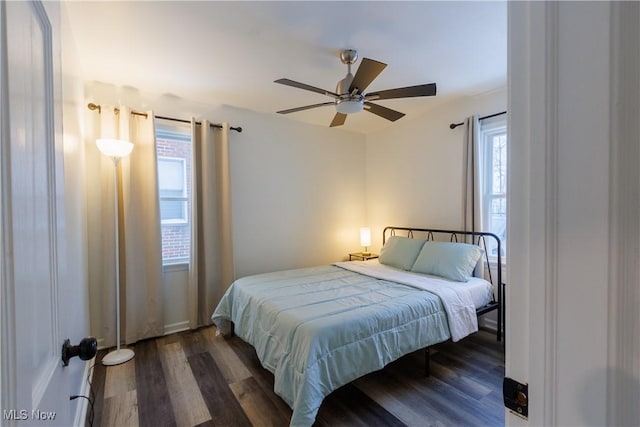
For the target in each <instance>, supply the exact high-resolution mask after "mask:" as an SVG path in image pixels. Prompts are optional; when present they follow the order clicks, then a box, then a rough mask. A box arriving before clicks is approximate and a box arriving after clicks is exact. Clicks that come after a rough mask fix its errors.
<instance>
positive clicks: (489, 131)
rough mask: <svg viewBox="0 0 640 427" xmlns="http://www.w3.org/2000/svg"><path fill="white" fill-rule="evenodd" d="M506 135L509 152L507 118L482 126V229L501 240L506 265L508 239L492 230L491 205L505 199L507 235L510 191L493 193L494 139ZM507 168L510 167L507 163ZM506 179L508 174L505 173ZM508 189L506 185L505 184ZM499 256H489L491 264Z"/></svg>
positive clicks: (487, 122)
mask: <svg viewBox="0 0 640 427" xmlns="http://www.w3.org/2000/svg"><path fill="white" fill-rule="evenodd" d="M501 135H504V137H505V145H506V147H505V149H506V150H508V146H509V141H508V139H507V135H508V134H507V120H506V117H494V118H491V119H489V120H487V121H486V122H482V123H481V125H480V135H479V138H480V143H481V144H482V145H481V156H482V158H481V164H482V222H483V224H482V228H483V230H487V231H489V232H492V233H494V234H496V235H497V236H498V238H500V243H501V244H502V251H503V253H502V255H501V259H502V263H503V264H506V261H507V256H506V244H507V237H506V235H505V238H504V239H502V237H501V236H500V234H498V233H496V231H495V230H492V229H491V226H490V225H491V205H492V202H493V201H494V200H496V199H504V201H505V233H506V223H507V211H506V204H507V203H508V197H507V195H508V190H507V188H505V192H504V193H502V192H494V191H493V157H494V156H493V139H494V138H495V137H497V136H501ZM507 159H508V157H506V156H505V162H507ZM506 167H507V168H508V167H509V165H508V163H507V166H506ZM505 179H506V172H505ZM505 187H506V183H505ZM497 258H498V257H497V256H495V255H491V254H489V260H490V261H491V262H494V263H495V262H497Z"/></svg>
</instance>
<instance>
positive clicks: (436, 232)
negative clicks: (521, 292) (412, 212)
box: [382, 226, 505, 341]
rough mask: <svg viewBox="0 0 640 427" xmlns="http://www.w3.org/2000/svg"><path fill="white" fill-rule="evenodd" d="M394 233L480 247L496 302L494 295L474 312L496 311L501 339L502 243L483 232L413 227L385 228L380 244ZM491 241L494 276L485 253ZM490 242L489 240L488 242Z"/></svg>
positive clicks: (495, 237)
mask: <svg viewBox="0 0 640 427" xmlns="http://www.w3.org/2000/svg"><path fill="white" fill-rule="evenodd" d="M396 232H402V233H403V234H405V235H406V237H409V238H412V239H413V238H415V235H416V234H418V235H422V236H424V237H423V238H424V239H425V240H437V239H436V237H439V239H438V240H444V239H447V238H448V240H449V241H450V242H457V241H458V237H460V238H461V240H462V241H464V242H466V243H472V244H475V245H478V246H480V247H481V248H482V249H484V257H485V262H486V266H487V270H488V272H489V281H490V282H491V284H492V285H493V286H494V287H495V288H496V290H497V292H496V293H497V301H496V296H495V295H494V300H493V301H492V302H490V303H489V304H487V305H486V306H484V307H481V308H479V309H477V310H476V312H477V314H478V315H482V314H485V313H488V312H490V311H493V310H498V331H497V338H498V341H500V340H501V338H502V322H503V319H504V304H503V301H504V286H505V284H504V283H503V281H502V242H501V241H500V238H499V237H498V236H497V235H495V234H493V233H488V232H484V231H464V230H441V229H436V228H415V227H391V226H389V227H385V228H384V230H383V231H382V244H383V245H384V243H385V242H386V239H387V235H389V236H395V235H396ZM486 239H493V241H494V242H495V244H496V248H497V257H496V258H497V259H496V263H495V264H494V265H495V266H494V268H493V269H495V270H496V271H495V275H494V274H493V272H492V270H493V269H492V267H491V266H492V263H491V262H490V261H489V251H487V240H486ZM489 241H491V240H489ZM494 277H496V278H497V281H494V280H493V278H494Z"/></svg>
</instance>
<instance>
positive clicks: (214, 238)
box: [189, 120, 235, 328]
mask: <svg viewBox="0 0 640 427" xmlns="http://www.w3.org/2000/svg"><path fill="white" fill-rule="evenodd" d="M192 136H193V142H194V144H193V151H192V152H193V161H192V165H193V168H192V179H193V191H192V194H193V196H192V197H193V209H192V224H193V225H192V230H191V244H192V250H191V260H190V263H189V265H190V280H189V282H190V283H189V311H190V318H189V320H190V326H191V327H192V328H195V327H198V326H202V325H209V324H211V314H212V313H213V310H214V309H215V307H216V305H217V304H218V302H219V301H220V299H221V298H222V295H223V294H224V292H225V291H226V290H227V288H228V287H229V285H230V284H231V282H233V280H234V278H235V264H234V257H233V242H232V222H231V183H230V169H229V125H228V124H227V123H223V124H222V129H214V128H211V126H210V123H209V122H208V121H206V120H205V121H203V122H202V124H201V125H196V124H195V120H192Z"/></svg>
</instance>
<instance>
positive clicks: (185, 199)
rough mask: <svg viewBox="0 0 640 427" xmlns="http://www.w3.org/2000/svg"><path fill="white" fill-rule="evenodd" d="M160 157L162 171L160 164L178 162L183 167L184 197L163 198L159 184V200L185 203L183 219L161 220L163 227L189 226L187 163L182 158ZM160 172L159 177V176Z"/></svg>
mask: <svg viewBox="0 0 640 427" xmlns="http://www.w3.org/2000/svg"><path fill="white" fill-rule="evenodd" d="M157 157H158V169H160V162H161V161H165V162H176V163H180V164H181V165H182V168H181V169H182V194H183V195H182V196H162V195H161V194H160V191H161V188H160V183H158V200H159V201H160V202H163V201H164V202H182V203H183V209H182V212H183V214H184V215H183V217H182V218H173V219H160V224H161V225H185V224H189V196H188V194H187V161H186V160H185V159H183V158H180V157H169V156H157ZM159 172H160V171H158V176H159Z"/></svg>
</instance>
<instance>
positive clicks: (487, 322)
mask: <svg viewBox="0 0 640 427" xmlns="http://www.w3.org/2000/svg"><path fill="white" fill-rule="evenodd" d="M478 326H479V327H481V328H482V329H488V330H490V331H493V332H497V331H498V321H497V320H496V319H491V318H487V319H481V320H480V321H479V322H478Z"/></svg>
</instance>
